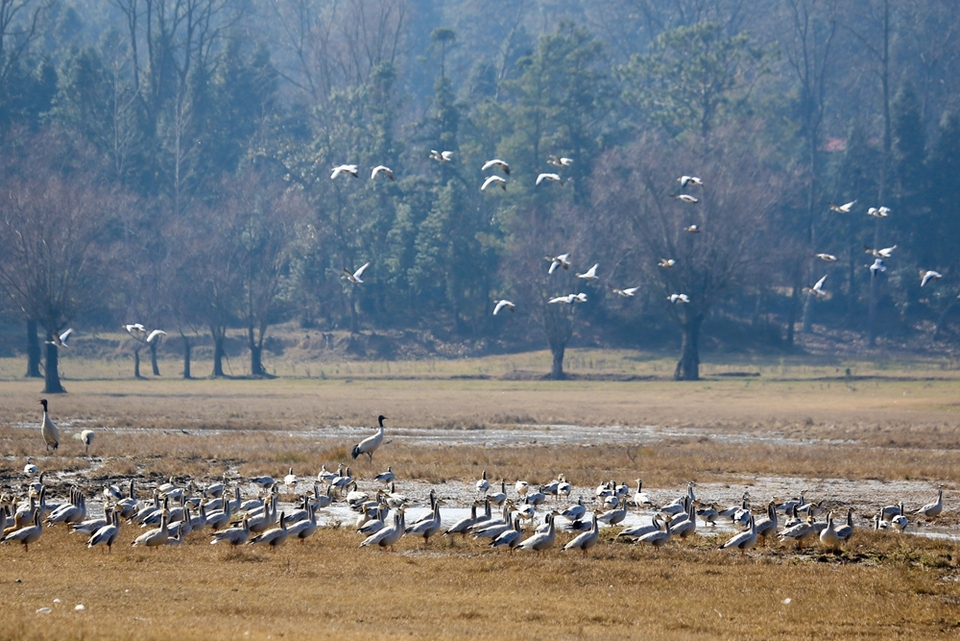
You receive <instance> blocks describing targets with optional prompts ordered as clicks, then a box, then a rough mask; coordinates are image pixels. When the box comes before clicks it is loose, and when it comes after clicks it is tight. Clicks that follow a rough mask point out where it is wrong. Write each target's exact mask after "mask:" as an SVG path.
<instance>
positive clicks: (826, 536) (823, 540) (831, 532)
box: [820, 512, 840, 550]
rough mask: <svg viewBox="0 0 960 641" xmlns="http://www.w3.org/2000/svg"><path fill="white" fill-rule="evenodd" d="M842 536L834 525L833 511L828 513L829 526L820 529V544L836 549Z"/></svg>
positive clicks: (829, 548)
mask: <svg viewBox="0 0 960 641" xmlns="http://www.w3.org/2000/svg"><path fill="white" fill-rule="evenodd" d="M839 542H840V537H839V535H837V530H836V528H834V527H833V512H830V513H828V514H827V527H825V528H823V529H822V530H820V545H822V546H823V547H825V548H826V549H828V550H836V549H837V544H838V543H839Z"/></svg>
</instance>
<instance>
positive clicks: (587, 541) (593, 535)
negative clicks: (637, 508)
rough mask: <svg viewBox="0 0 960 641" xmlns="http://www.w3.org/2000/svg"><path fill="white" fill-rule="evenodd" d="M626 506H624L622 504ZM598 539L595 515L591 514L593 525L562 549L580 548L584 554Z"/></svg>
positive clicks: (598, 531)
mask: <svg viewBox="0 0 960 641" xmlns="http://www.w3.org/2000/svg"><path fill="white" fill-rule="evenodd" d="M624 507H626V506H624ZM599 540H600V530H599V529H598V526H597V515H596V514H594V515H593V526H592V527H591V528H590V530H589V531H587V532H581V533H580V534H578V535H577V536H576V537H574V538H573V540H572V541H570V542H569V543H567V544H566V545H564V546H563V551H564V552H566V551H567V550H580V551H582V552H583V553H584V554H586V553H587V550H589V549H590V548H592V547H593V546H594V545H596V544H597V542H598V541H599Z"/></svg>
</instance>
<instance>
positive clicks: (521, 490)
mask: <svg viewBox="0 0 960 641" xmlns="http://www.w3.org/2000/svg"><path fill="white" fill-rule="evenodd" d="M529 488H530V484H529V483H527V482H526V481H521V480H520V479H517V482H516V483H514V484H513V489H515V490H516V491H517V496H519V497H521V498H523V497H524V496H526V495H527V490H528V489H529Z"/></svg>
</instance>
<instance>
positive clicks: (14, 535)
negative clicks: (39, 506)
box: [0, 510, 43, 552]
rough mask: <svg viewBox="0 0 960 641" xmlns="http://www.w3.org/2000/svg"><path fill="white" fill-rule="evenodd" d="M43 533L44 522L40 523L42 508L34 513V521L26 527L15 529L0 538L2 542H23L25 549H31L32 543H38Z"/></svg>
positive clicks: (25, 550) (27, 550) (26, 550)
mask: <svg viewBox="0 0 960 641" xmlns="http://www.w3.org/2000/svg"><path fill="white" fill-rule="evenodd" d="M42 534H43V524H42V523H40V510H36V511H35V512H34V514H33V523H32V524H30V525H27V526H26V527H21V528H20V529H18V530H13V531H12V532H10V533H9V534H7V535H6V536H4V537H3V539H2V540H0V543H6V542H7V541H17V542H18V543H22V544H23V551H24V552H29V551H30V544H31V543H36V542H37V541H39V540H40V535H42Z"/></svg>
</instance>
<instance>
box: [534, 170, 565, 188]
mask: <svg viewBox="0 0 960 641" xmlns="http://www.w3.org/2000/svg"><path fill="white" fill-rule="evenodd" d="M544 180H547V181H550V182H555V183H557V182H560V175H559V174H551V173H545V174H540V175H539V176H537V185H538V186H539V185H540V183H542V182H543V181H544Z"/></svg>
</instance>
